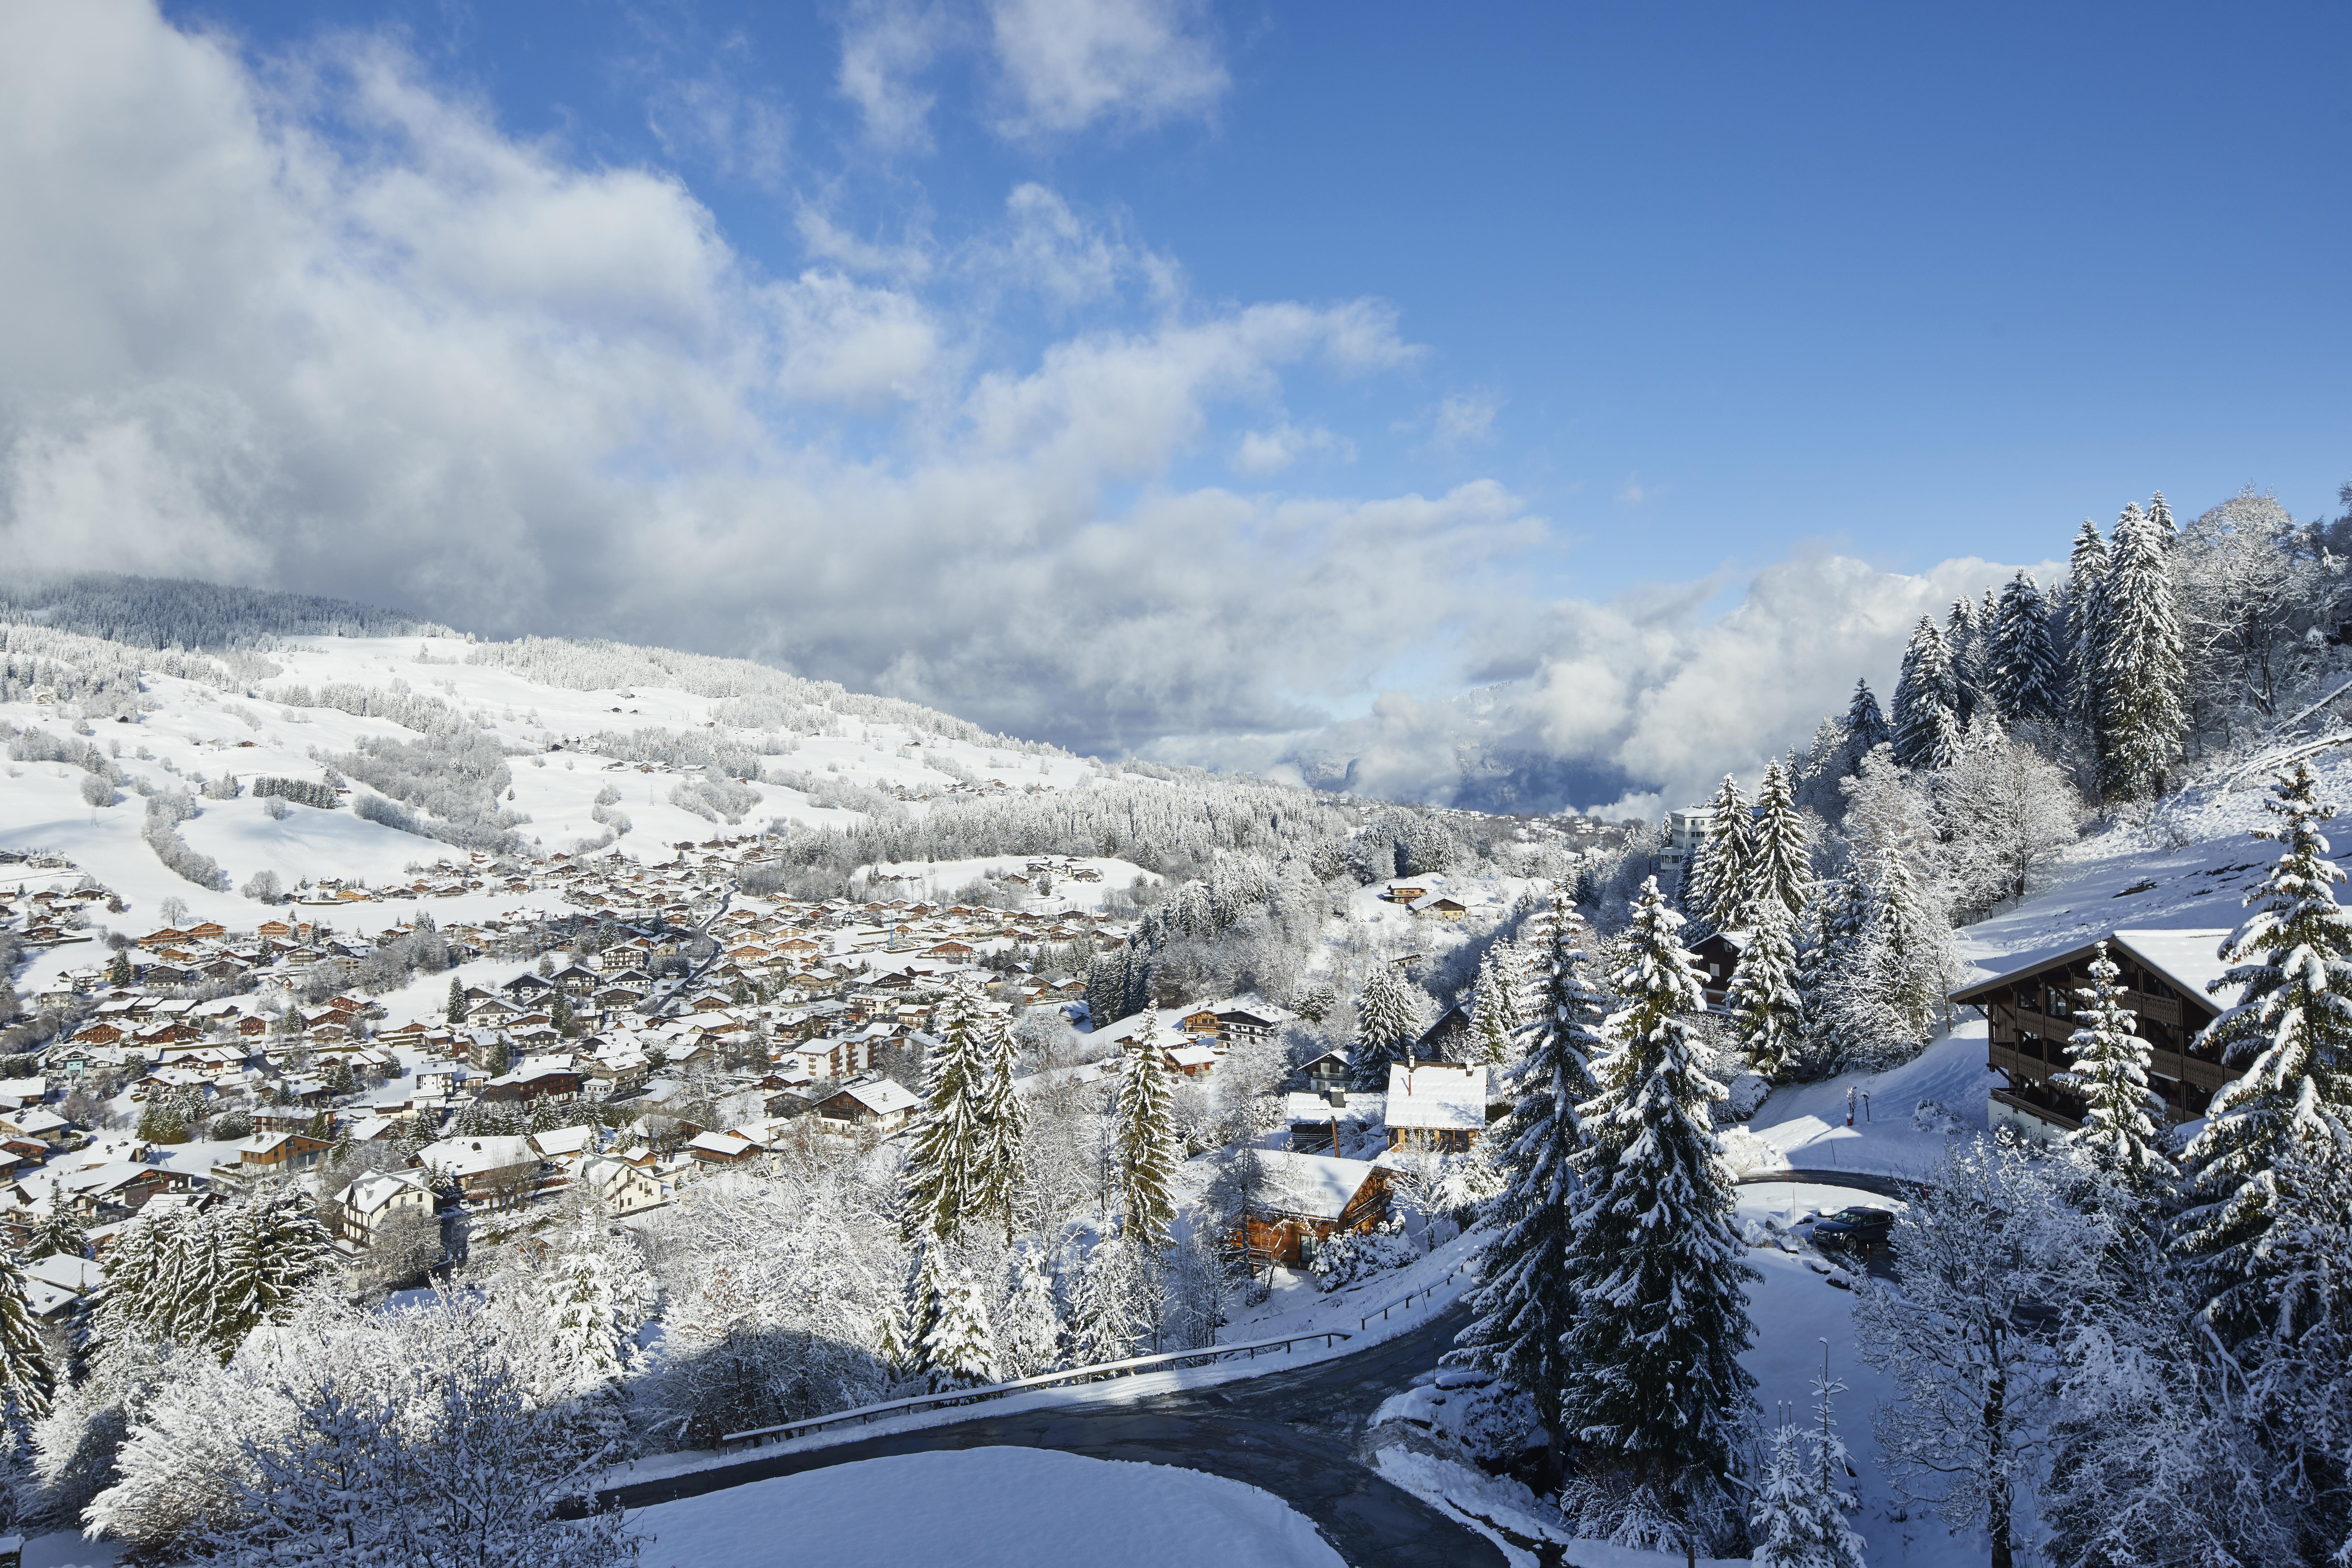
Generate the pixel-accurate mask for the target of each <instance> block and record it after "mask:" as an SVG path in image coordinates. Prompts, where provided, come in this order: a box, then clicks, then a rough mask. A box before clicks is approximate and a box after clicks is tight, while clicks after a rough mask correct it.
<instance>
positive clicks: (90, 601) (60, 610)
mask: <svg viewBox="0 0 2352 1568" xmlns="http://www.w3.org/2000/svg"><path fill="white" fill-rule="evenodd" d="M0 617H5V618H7V619H10V620H20V621H30V622H35V623H37V624H38V625H41V626H51V627H54V628H56V629H57V630H58V631H65V632H79V633H80V634H81V635H82V636H84V637H104V638H106V639H107V640H108V641H110V642H119V643H123V644H125V645H127V646H129V647H145V648H179V649H182V650H184V651H192V650H194V649H196V648H223V647H252V646H254V645H255V644H257V643H260V642H266V641H267V640H268V639H269V638H271V637H423V636H433V635H439V636H445V637H447V636H462V635H463V634H462V633H455V632H452V631H451V630H450V629H449V628H448V627H446V626H439V625H437V624H436V623H435V622H432V621H428V620H426V619H425V618H424V617H423V616H411V615H406V614H404V613H402V612H401V611H398V610H387V609H383V608H382V607H380V606H377V605H362V604H357V603H355V602H353V601H352V600H350V599H331V598H328V597H326V596H324V595H318V594H287V593H280V592H278V591H277V590H275V589H269V588H243V587H237V586H235V585H234V584H223V583H206V582H203V581H200V580H198V579H196V578H193V577H134V576H131V575H129V574H123V573H116V572H89V573H84V574H79V575H77V576H71V577H59V578H55V579H52V580H50V581H48V582H46V583H33V584H24V583H19V584H0Z"/></svg>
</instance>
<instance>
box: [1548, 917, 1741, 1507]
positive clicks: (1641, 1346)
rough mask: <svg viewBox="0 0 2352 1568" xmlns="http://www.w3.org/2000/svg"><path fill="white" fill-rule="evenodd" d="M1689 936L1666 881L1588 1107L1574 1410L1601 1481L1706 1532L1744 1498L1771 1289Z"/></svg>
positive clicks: (1620, 976) (1566, 1399)
mask: <svg viewBox="0 0 2352 1568" xmlns="http://www.w3.org/2000/svg"><path fill="white" fill-rule="evenodd" d="M1681 927H1682V917H1680V916H1679V915H1677V914H1675V912H1674V911H1673V910H1670V909H1668V908H1667V907H1666V902H1665V900H1664V898H1662V897H1661V896H1660V895H1659V893H1658V889H1657V885H1656V882H1655V881H1654V880H1652V881H1651V882H1649V883H1648V884H1646V885H1644V887H1643V889H1642V894H1641V899H1640V901H1639V903H1638V904H1637V905H1636V907H1635V909H1634V912H1633V926H1632V929H1631V931H1630V932H1629V938H1630V945H1631V952H1630V954H1629V956H1628V959H1627V961H1626V963H1625V965H1624V967H1623V968H1622V969H1621V970H1620V971H1619V972H1618V973H1616V974H1615V975H1613V976H1612V985H1613V989H1614V990H1615V991H1616V993H1617V994H1618V995H1620V996H1621V997H1622V998H1623V999H1624V1005H1623V1006H1622V1009H1621V1010H1620V1011H1618V1012H1617V1013H1615V1014H1613V1015H1612V1016H1610V1018H1609V1019H1608V1020H1607V1022H1606V1024H1605V1025H1604V1026H1603V1027H1604V1032H1605V1033H1606V1034H1607V1036H1608V1037H1609V1038H1610V1040H1611V1041H1612V1043H1613V1044H1614V1045H1615V1049H1613V1050H1612V1051H1611V1052H1610V1054H1609V1055H1608V1056H1607V1057H1605V1058H1602V1059H1601V1064H1600V1067H1599V1069H1598V1071H1597V1073H1596V1075H1595V1076H1596V1077H1597V1078H1598V1079H1599V1080H1600V1092H1599V1093H1598V1094H1596V1095H1594V1096H1593V1098H1592V1099H1591V1100H1588V1101H1586V1102H1585V1104H1584V1106H1583V1107H1582V1108H1581V1110H1580V1115H1581V1116H1582V1118H1583V1122H1584V1126H1585V1129H1586V1131H1587V1134H1588V1141H1587V1142H1586V1144H1585V1146H1584V1148H1583V1150H1582V1151H1581V1152H1580V1153H1579V1154H1578V1155H1577V1157H1576V1160H1575V1162H1574V1167H1575V1169H1576V1170H1577V1172H1578V1173H1579V1174H1580V1176H1581V1177H1582V1181H1583V1188H1584V1194H1583V1203H1582V1206H1581V1208H1580V1211H1579V1213H1578V1215H1577V1228H1576V1237H1575V1247H1574V1253H1573V1257H1572V1258H1571V1262H1570V1274H1571V1278H1572V1279H1573V1285H1572V1287H1571V1288H1572V1289H1573V1291H1574V1294H1575V1298H1576V1301H1577V1312H1576V1316H1575V1318H1574V1320H1573V1321H1571V1323H1570V1327H1569V1330H1568V1333H1567V1337H1566V1340H1565V1342H1564V1343H1563V1345H1562V1349H1563V1352H1564V1353H1565V1355H1566V1359H1567V1362H1568V1369H1569V1370H1568V1378H1567V1385H1566V1390H1565V1394H1564V1396H1563V1399H1562V1406H1563V1415H1564V1420H1565V1424H1566V1426H1567V1427H1568V1429H1569V1431H1570V1432H1571V1433H1573V1434H1575V1435H1576V1436H1577V1438H1578V1440H1579V1441H1580V1443H1581V1444H1582V1445H1583V1447H1584V1449H1585V1451H1586V1453H1587V1454H1588V1455H1589V1456H1590V1457H1591V1461H1592V1465H1593V1467H1594V1468H1598V1469H1600V1470H1601V1471H1603V1472H1611V1473H1615V1474H1618V1475H1621V1476H1622V1477H1624V1478H1626V1479H1629V1480H1632V1481H1633V1482H1634V1483H1636V1484H1637V1485H1646V1486H1649V1487H1652V1488H1654V1489H1655V1492H1654V1496H1655V1498H1656V1500H1657V1501H1658V1502H1659V1503H1660V1504H1662V1505H1665V1506H1667V1507H1670V1508H1672V1509H1673V1510H1675V1511H1676V1512H1678V1513H1679V1514H1680V1516H1681V1518H1682V1520H1683V1521H1684V1522H1685V1530H1686V1531H1691V1530H1696V1529H1697V1528H1698V1521H1699V1519H1700V1518H1701V1517H1702V1516H1704V1515H1706V1514H1707V1513H1709V1512H1711V1511H1712V1510H1714V1509H1715V1508H1717V1507H1718V1506H1720V1504H1721V1503H1722V1502H1723V1500H1724V1499H1725V1496H1726V1493H1727V1491H1728V1489H1729V1484H1730V1477H1731V1472H1732V1469H1733V1467H1734V1465H1735V1464H1736V1462H1737V1458H1736V1456H1737V1452H1738V1436H1739V1433H1740V1431H1741V1429H1742V1428H1743V1427H1744V1426H1745V1425H1746V1423H1747V1419H1748V1412H1749V1409H1750V1407H1751V1397H1750V1396H1751V1391H1752V1390H1753V1389H1754V1388H1755V1386H1756V1380H1755V1379H1754V1378H1752V1377H1750V1376H1749V1375H1748V1372H1747V1370H1746V1369H1745V1368H1743V1367H1742V1366H1741V1365H1740V1364H1739V1353H1740V1352H1742V1351H1744V1350H1746V1349H1747V1348H1748V1343H1749V1341H1750V1340H1751V1339H1752V1338H1753V1336H1754V1330H1753V1326H1752V1325H1751V1324H1750V1322H1749V1321H1748V1303H1747V1300H1746V1298H1745V1295H1744V1290H1745V1288H1746V1287H1747V1285H1748V1283H1750V1282H1751V1281H1755V1280H1759V1279H1761V1278H1762V1277H1761V1276H1760V1275H1759V1274H1758V1273H1757V1271H1756V1270H1755V1269H1754V1268H1750V1267H1748V1264H1747V1263H1746V1262H1745V1261H1743V1252H1744V1249H1743V1247H1742V1246H1741V1244H1740V1240H1739V1237H1738V1232H1737V1231H1736V1230H1734V1229H1733V1227H1732V1206H1733V1198H1732V1184H1731V1173H1730V1171H1729V1169H1728V1168H1727V1166H1726V1165H1725V1164H1724V1161H1723V1154H1722V1146H1721V1145H1720V1144H1719V1143H1718V1142H1717V1141H1716V1136H1715V1132H1714V1131H1713V1128H1712V1125H1711V1117H1710V1108H1711V1106H1712V1104H1713V1102H1715V1101H1716V1100H1721V1099H1723V1098H1724V1097H1725V1090H1724V1088H1723V1086H1722V1085H1721V1084H1719V1083H1717V1082H1716V1081H1715V1079H1712V1078H1710V1077H1708V1076H1707V1073H1706V1068H1704V1067H1703V1066H1701V1065H1700V1059H1699V1052H1698V1047H1697V1044H1696V1042H1695V1041H1694V1040H1693V1038H1692V1037H1691V1032H1690V1026H1689V1024H1688V1023H1687V1021H1686V1020H1687V1018H1688V1016H1689V1015H1691V1014H1694V1013H1696V1012H1699V1011H1701V1010H1702V1009H1703V1008H1704V1006H1705V1005H1706V1003H1705V998H1704V997H1703V995H1702V994H1701V992H1700V988H1699V982H1698V976H1697V975H1696V974H1695V973H1693V972H1692V970H1691V961H1690V955H1689V954H1688V953H1686V952H1684V951H1683V946H1682V941H1681V935H1680V932H1681Z"/></svg>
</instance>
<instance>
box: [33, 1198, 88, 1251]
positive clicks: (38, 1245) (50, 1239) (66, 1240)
mask: <svg viewBox="0 0 2352 1568" xmlns="http://www.w3.org/2000/svg"><path fill="white" fill-rule="evenodd" d="M25 1257H26V1259H28V1260H33V1259H38V1258H57V1257H65V1258H87V1257H89V1238H88V1237H84V1236H83V1235H82V1233H81V1226H80V1225H79V1223H77V1222H76V1221H75V1219H74V1215H73V1210H71V1209H69V1208H68V1207H67V1206H66V1205H65V1202H64V1200H63V1199H62V1198H56V1197H53V1198H51V1199H50V1201H49V1212H48V1213H47V1214H45V1215H42V1216H41V1223H40V1224H38V1225H37V1226H34V1227H33V1238H32V1240H31V1241H30V1242H29V1243H27V1244H26V1247H25Z"/></svg>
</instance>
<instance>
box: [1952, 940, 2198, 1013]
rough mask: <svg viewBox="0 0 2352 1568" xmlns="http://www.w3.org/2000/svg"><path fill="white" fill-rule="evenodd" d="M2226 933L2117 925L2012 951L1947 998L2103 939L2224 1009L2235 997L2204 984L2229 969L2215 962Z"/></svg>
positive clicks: (2076, 953)
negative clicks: (2096, 933)
mask: <svg viewBox="0 0 2352 1568" xmlns="http://www.w3.org/2000/svg"><path fill="white" fill-rule="evenodd" d="M2229 937H2230V932H2229V931H2227V930H2226V929H2224V928H2222V927H2220V926H2187V927H2177V928H2159V927H2150V926H2132V927H2123V928H2119V929H2117V930H2116V931H2110V932H2108V933H2107V934H2106V935H2105V937H2095V938H2093V939H2091V940H2090V941H2088V942H2081V941H2077V942H2063V943H2059V944H2057V945H2055V946H2051V947H2044V948H2037V949H2034V950H2033V951H2032V952H2021V953H2016V954H2013V955H2011V956H2010V957H2008V958H2006V959H2003V960H2000V961H1999V962H2000V963H2001V967H2000V969H1999V970H1997V971H1992V972H1991V973H1986V974H1983V975H1980V976H1979V978H1977V979H1975V980H1972V981H1970V982H1969V984H1966V985H1964V986H1962V987H1960V988H1959V989H1958V990H1957V991H1955V992H1953V993H1952V999H1953V1000H1954V1001H1956V1002H1966V1001H1970V1000H1974V999H1975V997H1976V994H1977V993H1979V992H1980V991H1983V990H1985V989H1986V988H1987V987H1990V986H1992V985H1995V984H1999V983H2000V982H2001V981H2004V980H2007V979H2008V978H2009V977H2010V976H2011V975H2015V974H2026V973H2032V971H2034V970H2037V969H2042V968H2046V967H2048V966H2049V965H2051V964H2053V963H2059V962H2061V961H2062V960H2066V959H2075V958H2081V957H2084V956H2086V955H2088V954H2089V953H2090V952H2091V951H2092V950H2093V949H2094V948H2095V947H2096V946H2097V945H2098V943H2099V942H2102V941H2104V942H2110V943H2113V944H2114V945H2116V946H2117V947H2120V948H2122V949H2124V950H2125V951H2126V952H2129V953H2130V954H2131V955H2132V956H2133V957H2135V958H2137V959H2138V960H2139V961H2140V962H2141V963H2145V964H2147V966H2148V967H2149V968H2150V969H2153V970H2155V971H2156V972H2157V973H2159V974H2161V975H2163V976H2164V977H2165V978H2166V979H2167V980H2168V981H2170V982H2171V983H2172V984H2174V985H2175V986H2177V987H2178V988H2179V990H2180V991H2181V992H2182V993H2183V994H2186V995H2189V996H2192V997H2195V998H2196V999H2197V1000H2198V1001H2200V1002H2201V1003H2203V1004H2204V1005H2207V1006H2209V1007H2226V1006H2229V1005H2231V1003H2232V1002H2233V1001H2234V1000H2235V998H2233V997H2230V996H2227V995H2215V994H2212V993H2210V992H2209V991H2208V990H2207V989H2206V987H2207V986H2208V985H2209V984H2211V983H2212V982H2214V981H2216V980H2219V979H2220V978H2221V976H2222V975H2223V974H2224V973H2227V972H2228V970H2229V968H2230V965H2228V964H2227V963H2223V962H2221V955H2220V954H2221V944H2222V943H2223V942H2226V941H2228V940H2229ZM1979 968H1983V969H1987V970H1990V968H1991V966H1990V964H1979Z"/></svg>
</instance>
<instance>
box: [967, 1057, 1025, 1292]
mask: <svg viewBox="0 0 2352 1568" xmlns="http://www.w3.org/2000/svg"><path fill="white" fill-rule="evenodd" d="M981 1040H982V1045H983V1047H985V1055H984V1058H983V1063H982V1065H983V1066H984V1067H985V1068H986V1069H987V1077H986V1079H985V1080H984V1082H983V1083H982V1093H981V1103H980V1119H981V1132H982V1139H981V1156H980V1157H981V1163H982V1168H983V1170H984V1172H985V1173H986V1176H987V1180H986V1182H985V1184H983V1186H982V1190H981V1193H980V1194H979V1195H980V1198H981V1212H982V1214H990V1213H992V1214H995V1215H998V1216H999V1217H1000V1218H1001V1219H1003V1222H1004V1240H1005V1244H1006V1245H1007V1246H1010V1245H1011V1244H1012V1241H1013V1220H1014V1217H1015V1214H1014V1211H1015V1210H1016V1208H1017V1207H1018V1206H1019V1204H1020V1197H1021V1185H1022V1173H1023V1171H1024V1168H1025V1166H1024V1159H1025V1150H1024V1145H1025V1144H1026V1142H1027V1141H1028V1137H1029V1106H1028V1102H1027V1101H1025V1100H1023V1099H1022V1098H1021V1095H1020V1093H1019V1091H1018V1089H1016V1087H1015V1069H1016V1068H1019V1066H1020V1065H1021V1047H1020V1046H1019V1044H1018V1043H1017V1042H1016V1041H1015V1040H1014V1039H1013V1030H1012V1028H1011V1027H1010V1026H1008V1024H1007V1023H1006V1021H1005V1019H1004V1017H1003V1015H1001V1014H998V1013H993V1012H991V1013H988V1014H985V1015H984V1016H983V1019H982V1026H981Z"/></svg>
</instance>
